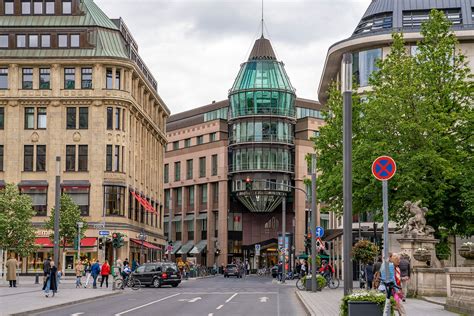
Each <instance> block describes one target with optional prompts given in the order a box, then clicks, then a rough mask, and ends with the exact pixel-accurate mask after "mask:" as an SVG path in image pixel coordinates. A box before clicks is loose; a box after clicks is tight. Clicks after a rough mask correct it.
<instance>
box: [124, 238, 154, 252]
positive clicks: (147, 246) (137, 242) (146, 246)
mask: <svg viewBox="0 0 474 316" xmlns="http://www.w3.org/2000/svg"><path fill="white" fill-rule="evenodd" d="M130 241H132V242H133V243H135V244H137V245H138V246H141V245H142V241H141V240H138V239H134V238H130ZM143 247H145V248H148V249H157V250H161V247H158V246H155V245H153V244H152V243H149V242H147V241H143Z"/></svg>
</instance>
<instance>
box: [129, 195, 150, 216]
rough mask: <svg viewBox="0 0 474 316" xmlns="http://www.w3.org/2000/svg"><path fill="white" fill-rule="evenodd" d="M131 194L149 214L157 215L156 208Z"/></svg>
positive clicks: (138, 196)
mask: <svg viewBox="0 0 474 316" xmlns="http://www.w3.org/2000/svg"><path fill="white" fill-rule="evenodd" d="M130 193H131V194H132V195H133V196H134V197H135V199H137V201H138V202H139V203H140V204H141V205H142V206H143V207H144V208H145V210H146V211H147V212H152V213H156V210H155V208H154V207H153V206H152V205H151V204H150V202H148V201H147V200H146V199H144V198H142V197H141V196H140V195H139V194H137V193H135V192H133V191H130Z"/></svg>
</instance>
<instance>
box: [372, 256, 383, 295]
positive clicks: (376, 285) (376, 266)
mask: <svg viewBox="0 0 474 316" xmlns="http://www.w3.org/2000/svg"><path fill="white" fill-rule="evenodd" d="M381 267H382V256H379V257H378V258H377V262H376V263H375V264H374V267H373V268H372V271H373V272H374V279H373V284H372V286H373V288H374V289H378V288H379V286H380V269H381Z"/></svg>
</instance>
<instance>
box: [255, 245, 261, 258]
mask: <svg viewBox="0 0 474 316" xmlns="http://www.w3.org/2000/svg"><path fill="white" fill-rule="evenodd" d="M255 255H256V256H260V244H255Z"/></svg>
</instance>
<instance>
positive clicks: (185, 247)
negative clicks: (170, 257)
mask: <svg viewBox="0 0 474 316" xmlns="http://www.w3.org/2000/svg"><path fill="white" fill-rule="evenodd" d="M193 247H194V241H192V240H190V241H188V242H187V243H185V244H184V245H183V246H182V247H181V249H179V251H178V252H177V254H180V255H185V254H187V253H188V252H189V251H190V250H191V249H193Z"/></svg>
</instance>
